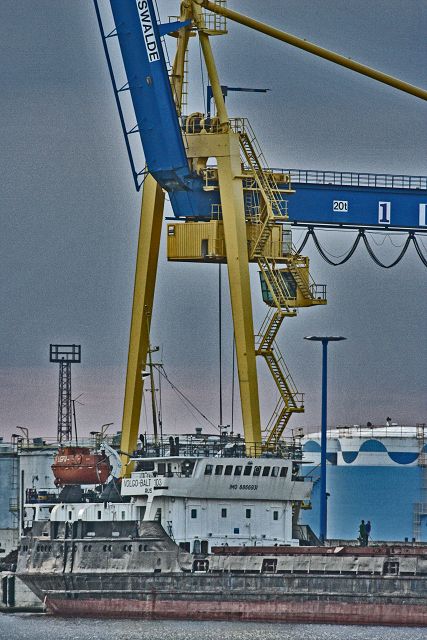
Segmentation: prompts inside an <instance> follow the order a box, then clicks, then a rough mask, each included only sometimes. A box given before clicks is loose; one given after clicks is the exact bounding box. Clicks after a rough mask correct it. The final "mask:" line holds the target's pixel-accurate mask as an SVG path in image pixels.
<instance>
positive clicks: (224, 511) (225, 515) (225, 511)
mask: <svg viewBox="0 0 427 640" xmlns="http://www.w3.org/2000/svg"><path fill="white" fill-rule="evenodd" d="M226 517H227V509H221V518H226Z"/></svg>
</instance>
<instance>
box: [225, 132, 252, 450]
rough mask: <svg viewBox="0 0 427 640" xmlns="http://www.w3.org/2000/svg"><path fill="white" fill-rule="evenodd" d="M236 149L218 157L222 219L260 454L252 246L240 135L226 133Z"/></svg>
mask: <svg viewBox="0 0 427 640" xmlns="http://www.w3.org/2000/svg"><path fill="white" fill-rule="evenodd" d="M225 135H226V136H227V137H228V138H229V140H230V147H231V149H232V150H233V147H235V148H234V153H233V152H232V153H231V154H230V155H229V156H223V157H217V162H218V177H219V184H220V192H221V207H222V218H223V223H224V237H225V245H226V253H227V267H228V279H229V285H230V297H231V308H232V313H233V324H234V335H235V339H236V355H237V366H238V372H239V384H240V399H241V405H242V418H243V428H244V434H245V440H246V443H247V446H248V447H252V444H253V445H254V447H253V454H254V455H255V454H256V453H257V452H258V453H259V451H258V450H259V449H260V445H261V424H260V412H259V399H258V378H257V371H256V363H255V345H254V328H253V318H252V301H251V291H250V280H249V262H248V247H247V240H246V228H245V212H244V203H243V189H242V181H241V179H239V178H238V177H236V176H238V175H240V173H241V168H240V155H239V142H238V136H236V134H233V133H229V134H225Z"/></svg>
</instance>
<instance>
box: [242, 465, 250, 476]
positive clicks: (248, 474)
mask: <svg viewBox="0 0 427 640" xmlns="http://www.w3.org/2000/svg"><path fill="white" fill-rule="evenodd" d="M251 471H252V466H251V465H250V464H247V465H246V467H245V468H244V469H243V475H244V476H250V475H251Z"/></svg>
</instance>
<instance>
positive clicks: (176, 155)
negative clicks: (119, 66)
mask: <svg viewBox="0 0 427 640" xmlns="http://www.w3.org/2000/svg"><path fill="white" fill-rule="evenodd" d="M110 5H111V10H112V13H113V18H114V23H115V27H116V33H117V38H118V41H119V45H120V51H121V55H122V59H123V64H124V68H125V72H126V77H127V82H128V87H129V93H130V95H131V99H132V104H133V108H134V111H135V116H136V120H137V131H138V133H139V136H140V138H141V142H142V146H143V149H144V155H145V160H146V163H147V167H148V171H149V172H150V173H151V174H152V175H153V176H154V178H155V179H156V180H157V182H159V184H160V185H161V186H162V187H163V188H165V189H166V190H168V191H174V190H175V189H178V190H179V189H186V188H188V186H189V185H188V181H189V174H190V170H189V165H188V160H187V155H186V152H185V148H184V143H183V140H182V133H181V128H180V124H179V119H178V115H177V111H176V107H175V102H174V99H173V95H172V90H171V86H170V82H169V76H168V71H167V67H166V61H165V57H164V53H163V47H162V44H161V40H160V33H159V28H158V24H157V20H156V15H155V12H154V7H153V2H152V0H110Z"/></svg>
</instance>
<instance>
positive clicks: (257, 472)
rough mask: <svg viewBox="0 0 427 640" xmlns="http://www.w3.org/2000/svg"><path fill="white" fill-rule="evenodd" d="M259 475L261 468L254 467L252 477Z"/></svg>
mask: <svg viewBox="0 0 427 640" xmlns="http://www.w3.org/2000/svg"><path fill="white" fill-rule="evenodd" d="M260 473H261V467H258V466H256V467H254V472H253V474H252V475H253V476H259V475H260Z"/></svg>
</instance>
